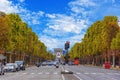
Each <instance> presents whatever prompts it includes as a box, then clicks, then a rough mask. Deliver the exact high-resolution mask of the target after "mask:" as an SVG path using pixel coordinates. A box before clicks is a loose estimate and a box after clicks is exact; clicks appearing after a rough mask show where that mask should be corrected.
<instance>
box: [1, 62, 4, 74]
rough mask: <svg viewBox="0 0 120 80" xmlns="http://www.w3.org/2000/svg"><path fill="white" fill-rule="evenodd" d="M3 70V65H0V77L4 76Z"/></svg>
mask: <svg viewBox="0 0 120 80" xmlns="http://www.w3.org/2000/svg"><path fill="white" fill-rule="evenodd" d="M4 73H5V70H4V65H3V64H2V63H0V75H4Z"/></svg>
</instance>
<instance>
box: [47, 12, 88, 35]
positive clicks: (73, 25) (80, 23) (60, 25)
mask: <svg viewBox="0 0 120 80" xmlns="http://www.w3.org/2000/svg"><path fill="white" fill-rule="evenodd" d="M87 24H88V21H87V20H82V19H81V20H80V19H74V17H73V16H67V15H62V14H56V18H55V19H52V18H51V20H50V21H49V23H48V24H47V26H49V28H50V29H53V30H57V31H60V32H66V33H67V32H70V33H71V32H72V33H75V34H79V33H81V30H82V29H83V28H86V27H87Z"/></svg>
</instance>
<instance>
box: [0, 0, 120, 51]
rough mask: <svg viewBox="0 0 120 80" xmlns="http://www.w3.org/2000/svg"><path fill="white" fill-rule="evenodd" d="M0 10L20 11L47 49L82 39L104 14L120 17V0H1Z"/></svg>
mask: <svg viewBox="0 0 120 80" xmlns="http://www.w3.org/2000/svg"><path fill="white" fill-rule="evenodd" d="M0 11H2V12H5V13H6V14H9V13H17V14H19V15H20V17H21V18H22V20H23V21H24V22H26V23H27V24H28V25H29V27H31V28H32V30H33V32H35V33H36V34H37V35H38V37H39V40H40V41H41V42H43V43H44V44H45V45H46V46H47V50H52V49H54V48H63V49H64V44H65V42H66V41H70V47H72V46H73V45H74V44H75V43H76V42H81V40H82V38H83V37H84V34H85V33H86V30H87V29H88V28H89V27H90V25H92V24H93V23H94V22H95V21H97V20H102V19H103V18H104V16H117V17H118V19H120V0H0Z"/></svg>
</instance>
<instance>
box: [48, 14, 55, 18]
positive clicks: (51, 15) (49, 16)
mask: <svg viewBox="0 0 120 80" xmlns="http://www.w3.org/2000/svg"><path fill="white" fill-rule="evenodd" d="M46 17H48V18H56V16H55V14H46Z"/></svg>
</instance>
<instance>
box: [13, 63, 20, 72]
mask: <svg viewBox="0 0 120 80" xmlns="http://www.w3.org/2000/svg"><path fill="white" fill-rule="evenodd" d="M14 65H15V68H16V71H19V70H20V66H19V65H18V64H17V63H14Z"/></svg>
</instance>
